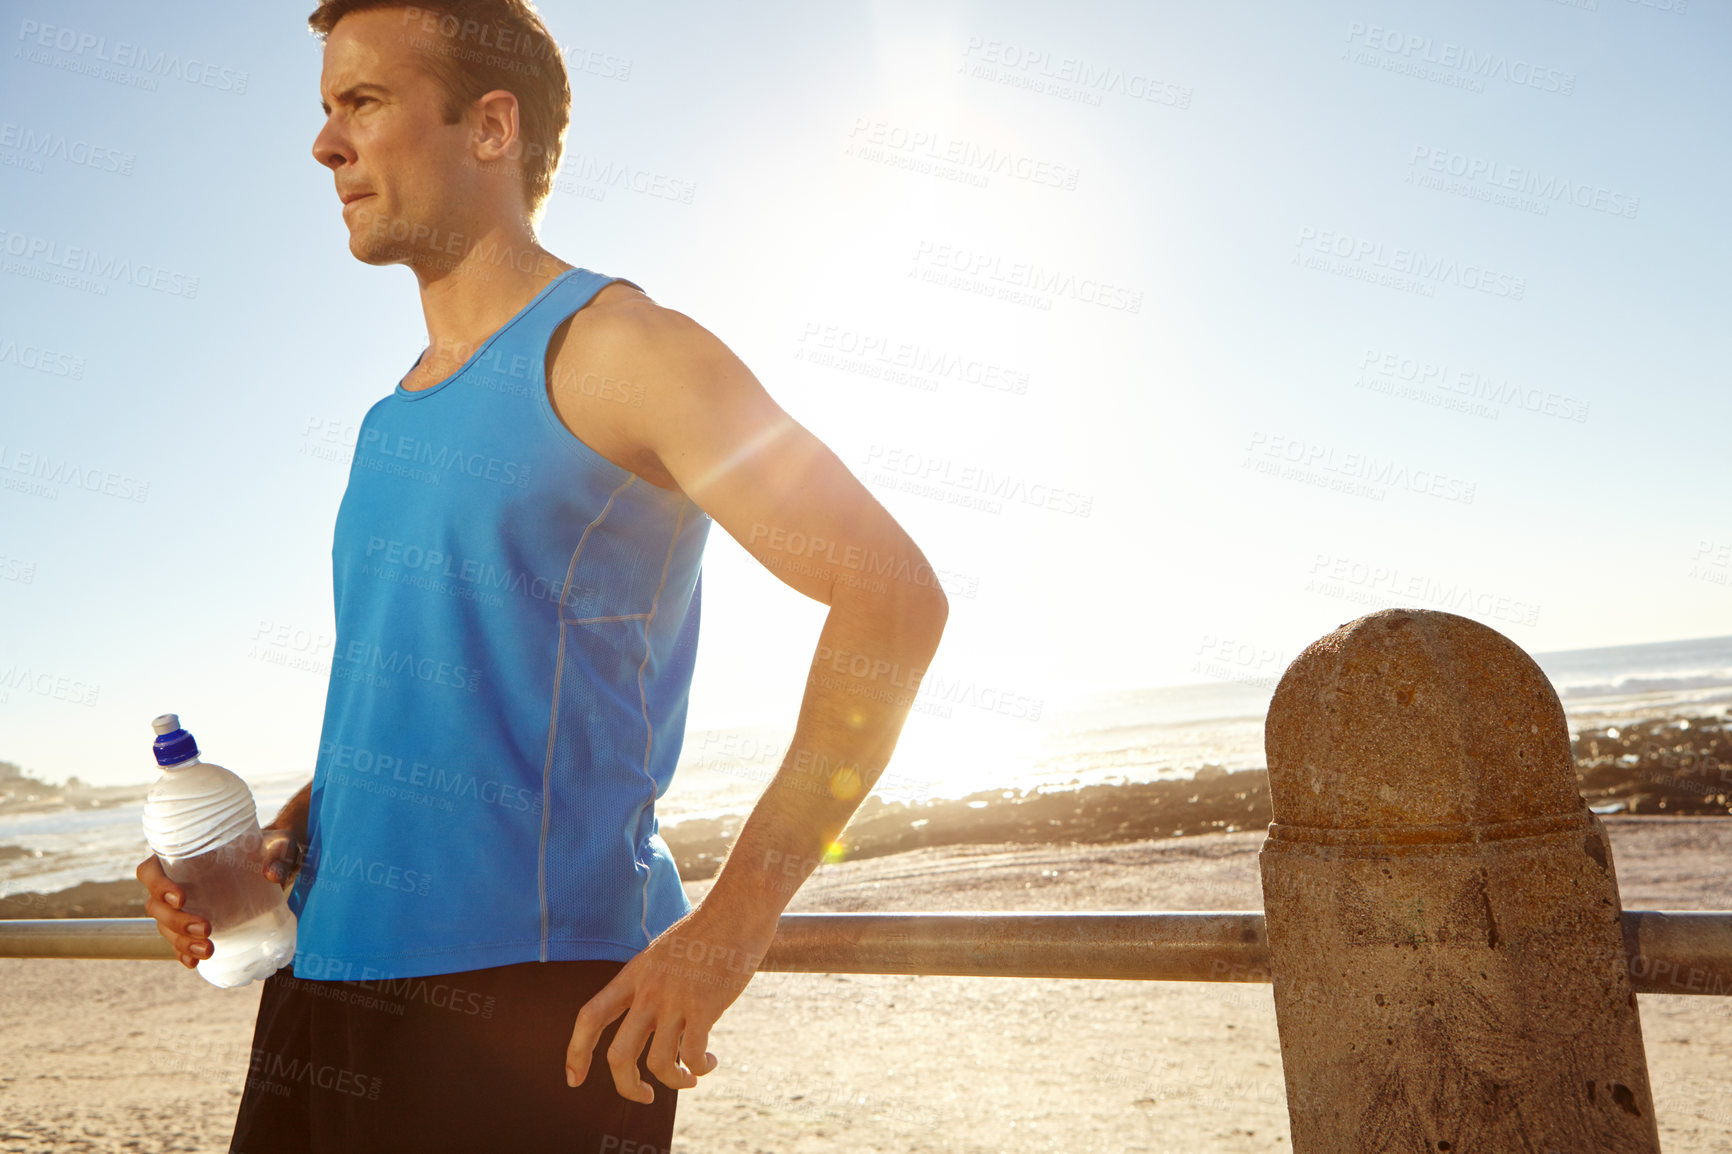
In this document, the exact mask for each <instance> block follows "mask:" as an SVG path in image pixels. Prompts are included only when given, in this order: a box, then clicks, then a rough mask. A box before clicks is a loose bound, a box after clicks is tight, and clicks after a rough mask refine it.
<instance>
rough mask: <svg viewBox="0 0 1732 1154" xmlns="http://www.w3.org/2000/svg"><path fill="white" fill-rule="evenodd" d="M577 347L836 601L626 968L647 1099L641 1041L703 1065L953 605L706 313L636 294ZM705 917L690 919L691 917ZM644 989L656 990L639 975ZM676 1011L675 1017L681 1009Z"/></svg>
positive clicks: (706, 504) (609, 1005)
mask: <svg viewBox="0 0 1732 1154" xmlns="http://www.w3.org/2000/svg"><path fill="white" fill-rule="evenodd" d="M582 348H583V352H582V354H581V355H582V356H583V357H584V358H585V361H586V364H589V365H591V366H592V367H594V368H595V370H596V371H600V372H604V373H605V374H607V375H609V376H614V377H618V378H620V379H623V380H626V381H630V382H633V383H634V384H637V385H640V386H641V392H642V395H643V397H644V398H645V400H644V404H643V405H642V407H641V409H639V410H637V413H638V414H641V415H637V416H634V417H632V420H633V422H634V425H635V428H634V429H633V433H634V439H635V440H638V441H639V442H640V443H641V444H642V445H643V446H644V447H645V448H646V449H647V450H648V451H649V452H651V453H653V455H654V457H655V459H656V460H657V461H658V462H659V463H660V464H661V466H662V468H663V469H665V470H666V472H667V473H668V474H669V475H670V476H672V477H673V478H674V480H675V481H676V482H677V483H678V484H679V486H680V488H681V489H682V490H684V491H685V493H686V494H687V495H688V496H690V497H691V498H692V500H693V501H695V502H696V503H697V504H698V505H699V506H700V507H701V508H703V509H704V511H705V512H707V513H708V514H709V515H710V516H711V517H712V518H713V519H714V520H715V521H716V523H717V524H719V525H721V526H722V528H723V529H725V530H726V531H727V532H728V533H729V534H730V535H731V536H732V537H733V538H734V539H735V540H737V541H738V542H739V543H740V544H741V545H742V546H743V547H744V548H745V549H746V550H747V551H748V552H750V553H751V554H752V555H753V556H754V557H755V558H757V560H758V561H759V562H760V563H762V564H763V565H764V566H765V567H766V568H768V569H769V570H770V571H771V572H772V573H774V574H776V576H777V577H779V578H780V579H781V580H782V581H784V582H785V583H786V584H788V585H789V586H791V587H792V588H794V589H797V590H799V591H800V592H801V593H804V594H806V595H807V596H809V597H812V598H814V599H816V600H818V601H821V602H823V603H824V604H826V605H828V606H829V607H830V612H829V615H828V616H827V618H826V619H825V623H824V628H823V630H822V631H821V632H820V634H819V639H818V647H817V651H816V654H815V656H814V659H813V661H812V666H811V673H810V676H809V679H808V682H807V686H806V691H805V696H804V698H803V700H802V701H801V704H800V711H799V717H798V720H797V721H796V724H795V731H794V739H793V742H792V744H791V746H790V748H789V751H788V754H787V756H786V758H785V759H784V761H783V764H782V766H781V768H780V769H779V770H778V772H777V774H776V776H775V777H774V778H773V779H772V781H771V782H770V784H769V787H768V788H767V789H766V790H765V791H764V794H763V796H762V797H761V798H760V799H759V801H758V804H757V805H756V806H755V807H754V809H753V811H752V813H751V814H750V816H749V817H748V818H747V821H746V824H745V826H744V828H743V829H742V830H741V832H740V836H739V837H738V839H736V841H735V844H734V847H733V850H732V851H731V852H730V854H729V855H728V859H727V861H726V862H725V863H724V865H723V868H722V871H721V873H720V874H719V875H718V876H717V878H716V880H715V881H714V882H713V883H712V885H711V887H710V891H709V893H708V894H707V895H706V897H705V898H704V900H703V902H702V903H701V905H700V906H699V907H698V908H697V909H695V910H694V911H693V912H692V913H691V914H689V915H687V919H686V921H684V922H682V923H681V924H680V925H677V926H675V927H674V928H672V929H670V930H669V931H668V933H667V934H665V935H663V938H673V939H675V940H674V941H673V942H671V943H670V944H669V945H668V947H667V949H666V950H665V957H664V956H660V955H662V954H663V953H664V951H661V950H658V949H657V947H659V946H660V945H661V943H662V939H658V941H657V942H656V943H652V948H651V950H646V951H645V952H644V953H645V955H648V954H651V953H652V951H654V952H656V953H657V954H658V957H657V958H656V959H655V960H654V961H653V962H644V963H643V966H642V967H640V969H641V968H644V967H648V966H652V965H653V966H656V967H660V968H662V969H663V970H665V971H667V972H666V973H665V974H660V975H652V976H650V977H647V978H646V977H645V976H643V975H641V974H634V975H632V976H631V977H629V978H627V975H626V973H625V971H622V974H621V978H626V981H625V982H623V983H621V985H622V988H623V987H624V986H633V987H634V989H633V990H632V991H631V993H632V996H633V997H634V998H635V999H636V1000H633V1001H631V1002H630V1003H629V1004H630V1005H631V1010H630V1012H629V1013H628V1014H627V1017H626V1020H625V1022H623V1023H622V1024H621V1026H620V1029H619V1030H618V1031H617V1033H616V1035H615V1041H614V1043H613V1046H612V1047H610V1049H609V1053H608V1058H609V1064H610V1065H611V1066H612V1068H613V1071H614V1076H615V1081H616V1083H617V1084H618V1086H619V1089H620V1092H621V1093H622V1094H623V1095H625V1096H626V1097H630V1098H636V1099H637V1100H639V1101H642V1100H645V1096H646V1095H648V1094H649V1087H648V1086H647V1085H644V1084H642V1083H641V1080H640V1079H639V1078H638V1076H637V1067H636V1063H637V1055H638V1054H640V1053H641V1052H642V1048H643V1043H644V1040H645V1038H646V1037H647V1035H648V1033H649V1032H650V1031H651V1030H653V1031H654V1033H655V1042H654V1045H653V1046H652V1047H651V1050H650V1054H649V1060H648V1061H649V1067H650V1069H651V1071H652V1072H654V1073H655V1075H656V1076H657V1077H658V1078H661V1079H662V1081H663V1082H665V1083H666V1084H668V1085H671V1086H689V1085H694V1084H695V1078H694V1077H693V1076H692V1075H691V1074H689V1073H685V1072H684V1071H681V1070H680V1069H679V1068H678V1067H677V1066H676V1065H675V1062H676V1059H678V1060H683V1061H684V1064H685V1067H686V1069H687V1070H690V1071H696V1072H699V1073H703V1072H707V1071H708V1069H709V1065H708V1058H707V1055H706V1051H705V1050H704V1044H705V1042H706V1041H707V1037H708V1032H709V1027H710V1025H711V1024H712V1023H713V1021H714V1018H715V1016H719V1014H720V1012H721V1009H724V1008H725V1007H726V1005H728V1004H730V1003H731V1002H732V1000H733V998H735V997H737V996H738V993H739V989H740V988H743V986H744V984H745V981H746V980H748V979H749V978H750V975H751V972H752V971H753V970H754V969H755V968H756V965H757V962H758V960H760V958H761V955H762V952H763V950H765V949H767V948H768V946H769V942H770V939H771V938H772V937H773V936H774V933H775V927H776V922H777V920H778V918H779V917H780V915H781V913H782V911H783V909H785V908H786V906H787V904H788V901H789V900H790V899H791V898H792V896H793V893H794V891H795V890H796V889H797V888H798V886H799V884H800V883H801V882H802V881H803V880H804V879H805V878H806V877H807V876H808V875H809V874H810V873H811V871H812V870H813V869H814V868H815V867H816V866H817V865H818V863H819V862H820V861H821V860H822V859H823V857H824V854H825V851H826V849H827V848H828V847H829V846H830V845H831V844H832V843H833V842H835V840H836V838H837V837H838V835H839V834H840V833H841V831H842V829H843V827H844V826H845V825H846V824H847V822H848V819H849V818H850V817H851V816H852V815H853V813H854V812H855V810H856V809H857V808H858V807H859V805H860V802H861V801H862V800H863V798H864V797H865V795H866V792H867V790H869V789H870V788H871V786H872V785H873V783H874V782H875V781H876V780H877V779H878V777H879V775H880V774H881V773H882V772H883V770H884V768H885V766H886V765H887V764H888V763H889V760H890V755H891V752H892V751H893V750H894V749H895V746H896V741H897V738H898V737H899V736H900V734H901V731H902V726H903V723H904V722H905V720H906V719H907V716H908V711H909V708H910V706H911V705H912V702H913V696H914V691H915V690H916V689H917V688H918V686H919V682H920V677H921V675H922V674H923V673H924V671H925V669H926V667H927V665H928V664H929V662H930V661H931V658H932V655H933V653H934V652H935V651H936V649H937V647H938V640H939V637H940V635H941V633H942V632H943V628H944V623H945V620H946V617H947V615H948V604H947V602H946V599H945V596H944V593H943V591H942V590H941V589H940V588H939V587H938V585H937V583H936V581H935V580H933V579H932V569H931V567H930V565H929V564H928V563H927V561H926V558H925V556H924V554H922V553H921V552H920V550H919V548H918V547H917V546H916V545H915V544H914V542H913V541H912V540H911V539H910V538H909V536H908V534H907V533H906V532H904V531H903V529H902V527H901V526H900V525H898V524H897V523H896V521H895V520H894V519H893V518H892V517H891V516H890V514H889V513H888V512H887V511H886V510H885V509H884V507H883V506H882V505H881V504H879V503H878V501H877V500H876V499H875V498H874V497H873V496H872V495H871V494H870V493H869V492H868V491H867V490H866V488H865V486H864V485H862V484H861V483H860V481H859V480H858V479H857V478H856V477H855V476H854V475H853V474H852V473H851V472H849V470H848V468H847V467H846V466H845V465H843V463H842V462H841V461H840V460H839V459H838V458H837V457H836V455H835V454H834V453H833V452H831V451H830V449H829V448H827V447H826V446H825V445H824V444H823V443H822V442H820V441H819V440H818V439H817V438H816V437H815V436H813V435H812V434H811V433H810V432H809V431H808V430H806V429H805V428H804V427H802V426H801V425H800V424H799V423H798V422H796V421H794V420H793V418H791V417H790V416H788V414H787V413H786V412H784V411H783V410H782V409H781V408H780V406H778V405H777V404H776V403H775V402H774V401H773V400H772V399H771V398H770V396H769V394H768V393H767V392H766V391H765V390H764V388H763V386H762V385H761V384H760V383H759V382H758V380H757V378H756V377H754V376H753V375H752V373H751V372H750V371H749V370H748V369H747V368H746V366H745V365H743V364H742V363H740V361H739V359H738V358H737V357H735V356H734V355H733V353H732V352H730V351H729V350H728V349H727V347H726V346H725V345H723V344H722V342H721V341H719V340H718V339H716V338H715V337H714V336H713V335H712V334H710V333H709V332H707V331H706V330H704V329H703V328H702V327H700V326H699V325H697V324H696V323H695V322H693V321H691V320H690V319H689V318H686V317H684V316H682V315H681V314H679V313H676V312H672V311H671V310H667V309H662V308H660V307H659V306H656V305H654V304H651V303H649V302H647V301H642V302H640V301H637V300H632V301H630V302H628V303H624V304H622V305H621V306H619V307H617V308H615V309H613V310H610V313H609V314H608V323H606V324H604V325H596V326H592V328H591V330H590V335H589V337H588V339H586V341H585V342H584V344H583V346H582ZM694 920H695V921H696V923H697V925H696V926H695V927H694V926H693V925H690V924H688V923H692V922H693V921H694ZM682 938H683V940H682ZM699 941H703V942H705V943H706V947H707V948H706V949H705V950H704V951H702V953H703V954H704V956H705V958H706V959H707V958H708V957H709V956H710V955H711V954H714V953H716V950H715V947H717V946H723V947H725V948H724V949H723V950H722V952H721V953H720V955H718V959H717V960H718V961H719V963H720V965H721V966H722V967H724V968H726V969H731V970H732V971H734V972H735V973H736V974H737V975H738V982H737V984H735V983H734V982H732V981H731V980H729V979H728V977H727V975H725V974H718V973H716V972H714V971H715V968H716V963H715V962H709V961H706V962H704V963H702V964H701V969H702V970H703V971H706V972H688V971H694V969H696V968H699V967H700V963H699V962H698V961H697V959H696V958H693V957H692V956H691V949H692V948H693V947H694V946H695V944H696V943H697V942H699ZM643 958H644V955H640V957H639V959H634V964H636V963H638V962H639V961H641V960H642V959H643ZM680 959H683V960H680ZM682 978H683V980H685V981H687V982H688V983H689V984H690V985H689V988H688V989H686V990H685V991H683V992H682V991H678V990H676V991H674V992H673V993H672V994H671V995H670V997H671V999H672V1000H673V1001H675V1002H679V999H680V998H682V997H683V998H686V999H687V1002H682V1003H680V1004H678V1005H676V1006H674V1007H673V1008H672V1009H670V1008H669V1007H668V1006H663V1005H661V1004H660V1003H659V1002H657V1000H656V999H657V992H656V990H655V989H654V987H656V986H658V985H660V984H666V985H669V986H673V985H674V984H675V983H676V982H677V981H679V980H681V979H682ZM618 981H619V979H616V982H618ZM718 982H719V983H720V984H721V987H722V989H723V990H724V991H726V992H725V993H724V995H723V996H722V997H720V998H714V997H711V998H707V999H706V996H705V995H704V994H703V993H702V992H701V989H702V987H703V986H705V985H706V984H716V983H718ZM644 987H647V988H650V990H651V992H650V994H649V995H647V997H646V996H645V995H642V994H640V993H639V992H638V989H637V988H644ZM610 988H611V986H610ZM625 996H626V994H625V993H623V992H621V993H616V994H614V995H610V994H609V992H608V991H606V990H604V991H603V993H602V994H600V995H597V997H596V999H593V1000H592V1001H591V1003H590V1004H589V1005H586V1006H585V1007H584V1009H583V1011H581V1012H580V1013H579V1016H578V1029H577V1031H575V1032H574V1035H573V1044H572V1047H571V1049H570V1050H569V1051H568V1055H567V1065H568V1068H572V1069H573V1072H574V1074H575V1075H576V1076H577V1077H579V1079H581V1077H582V1076H583V1074H584V1072H585V1069H586V1068H587V1056H588V1050H587V1049H585V1048H583V1043H584V1041H585V1040H587V1041H588V1043H589V1044H590V1045H593V1043H594V1034H595V1033H596V1032H599V1028H600V1026H601V1025H605V1023H606V1022H608V1021H611V1020H612V1019H613V1017H615V1016H617V1014H618V1013H619V1010H620V1009H621V1008H624V1004H623V1003H620V1002H619V998H621V997H625ZM646 1002H652V1003H655V1004H654V1005H647V1006H646ZM717 1002H719V1005H717V1004H716V1003H717ZM640 1009H641V1010H642V1011H643V1012H642V1014H640V1012H639V1011H640ZM610 1011H611V1012H610ZM712 1011H713V1013H712ZM652 1015H654V1017H653V1018H652ZM670 1015H671V1016H670ZM682 1015H683V1017H682V1020H681V1021H680V1023H679V1025H680V1029H679V1030H675V1029H674V1028H673V1017H680V1016H682ZM706 1019H707V1020H706ZM682 1035H683V1041H682Z"/></svg>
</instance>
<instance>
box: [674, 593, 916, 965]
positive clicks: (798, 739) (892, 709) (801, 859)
mask: <svg viewBox="0 0 1732 1154" xmlns="http://www.w3.org/2000/svg"><path fill="white" fill-rule="evenodd" d="M946 612H947V611H946V608H945V603H944V600H943V598H942V597H941V596H932V595H929V594H926V593H924V592H921V591H918V590H916V591H897V592H895V593H893V594H890V595H884V594H877V595H874V594H871V593H856V592H853V591H849V592H846V593H843V594H838V596H837V597H836V599H835V600H834V601H833V602H832V603H831V606H830V613H829V616H828V617H827V618H826V619H825V622H824V629H823V631H822V632H821V633H820V634H819V638H818V651H817V654H816V655H815V657H814V659H813V661H812V669H811V674H810V676H809V678H808V680H807V683H806V694H805V697H804V699H803V700H802V702H801V705H800V716H799V720H798V722H797V723H796V725H795V728H794V740H793V742H792V743H791V745H790V746H789V748H788V752H787V755H786V756H785V757H784V758H783V761H782V765H781V768H780V769H779V770H778V771H777V773H776V776H775V778H774V779H773V780H772V781H771V782H770V785H769V788H767V789H766V790H765V791H764V794H763V796H762V797H761V798H759V800H758V804H757V805H756V806H755V807H754V808H753V810H752V812H751V814H750V816H749V817H748V818H747V819H746V823H745V825H744V827H743V828H742V829H741V830H740V834H739V837H738V838H736V839H735V841H734V846H733V848H732V850H731V851H730V852H729V854H728V857H727V860H726V861H725V862H724V863H723V865H722V870H721V873H720V874H719V875H718V876H717V878H716V880H715V882H714V883H713V884H712V885H711V887H710V892H709V894H708V895H707V896H706V897H705V899H704V905H705V906H706V907H707V908H710V909H712V910H722V911H725V912H726V913H727V914H728V916H729V918H730V919H738V921H739V923H740V924H741V925H743V926H745V927H748V928H749V929H751V930H753V931H756V932H757V933H758V934H760V935H762V936H766V937H767V935H769V934H773V933H774V930H775V924H776V920H777V919H778V918H779V917H780V916H781V912H782V910H783V909H784V908H785V907H786V906H787V904H788V902H789V900H790V899H791V898H792V897H793V895H794V891H795V890H797V889H798V888H799V887H800V884H801V883H802V882H804V881H805V880H806V878H807V876H808V875H810V874H811V872H812V871H813V870H814V869H815V868H817V866H818V864H819V863H820V862H821V861H822V860H823V859H824V856H825V852H826V850H828V849H829V847H830V846H831V845H832V844H834V843H835V841H836V839H837V838H838V836H839V835H840V834H841V832H842V829H843V827H844V826H846V825H847V824H848V819H849V818H851V817H852V816H853V815H854V812H855V810H857V809H858V808H859V806H860V803H861V801H862V800H864V799H865V796H866V792H867V790H869V789H871V788H872V785H873V784H874V783H875V782H876V781H877V780H878V777H879V775H880V774H882V773H883V771H884V768H885V766H886V765H888V764H889V761H890V755H891V753H892V752H893V751H894V750H895V748H896V740H897V738H898V737H899V736H900V735H901V732H902V726H903V723H904V722H905V721H906V720H907V718H908V711H909V709H910V707H911V706H912V705H913V703H914V695H915V692H916V690H918V689H919V686H920V679H921V677H922V676H923V675H924V674H925V672H926V667H927V664H928V663H929V662H930V661H931V659H932V655H933V653H934V652H935V651H936V650H937V648H938V639H939V636H940V634H941V633H942V632H943V629H944V620H945V616H946Z"/></svg>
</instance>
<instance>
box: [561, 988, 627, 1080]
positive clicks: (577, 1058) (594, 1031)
mask: <svg viewBox="0 0 1732 1154" xmlns="http://www.w3.org/2000/svg"><path fill="white" fill-rule="evenodd" d="M618 981H619V976H618V975H617V974H616V975H615V976H614V981H613V982H609V983H608V984H607V985H605V986H603V987H602V988H601V990H600V991H598V992H597V993H596V995H595V997H593V998H591V999H590V1000H589V1001H587V1002H585V1003H584V1004H583V1005H582V1007H580V1008H579V1009H578V1011H577V1024H576V1025H575V1026H574V1027H572V1031H571V1041H570V1042H568V1043H567V1044H566V1047H565V1081H566V1084H567V1085H570V1086H581V1085H583V1081H584V1079H585V1078H587V1077H589V1059H590V1056H591V1055H592V1054H594V1053H595V1044H596V1042H597V1041H598V1040H599V1039H600V1038H601V1032H602V1031H603V1030H605V1029H607V1024H608V1023H609V1022H611V1021H613V1020H614V1019H615V1018H617V1017H619V1016H620V1014H621V1013H622V1012H623V1011H624V1010H625V1008H626V1007H627V1006H629V1005H631V990H630V989H629V988H628V987H626V986H624V985H615V984H614V983H615V982H618Z"/></svg>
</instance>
